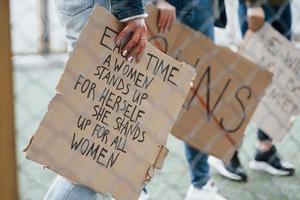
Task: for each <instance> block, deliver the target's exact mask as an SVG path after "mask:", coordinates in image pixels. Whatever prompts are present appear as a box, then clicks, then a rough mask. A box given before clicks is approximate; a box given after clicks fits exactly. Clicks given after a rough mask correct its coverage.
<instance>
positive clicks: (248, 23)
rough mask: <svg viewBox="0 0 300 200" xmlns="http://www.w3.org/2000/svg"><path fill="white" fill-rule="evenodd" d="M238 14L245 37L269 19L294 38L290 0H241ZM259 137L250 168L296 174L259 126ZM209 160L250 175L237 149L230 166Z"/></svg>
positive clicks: (228, 171) (239, 177)
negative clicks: (248, 31)
mask: <svg viewBox="0 0 300 200" xmlns="http://www.w3.org/2000/svg"><path fill="white" fill-rule="evenodd" d="M238 14H239V22H240V28H241V32H242V35H243V36H244V35H245V33H246V32H247V30H248V29H250V30H251V31H253V32H256V31H258V30H259V29H260V28H261V27H262V26H263V25H264V23H265V21H266V22H268V23H270V24H271V25H272V26H273V28H275V29H276V30H277V31H279V32H280V33H281V34H282V35H283V36H285V37H286V38H287V39H288V40H291V37H292V32H291V25H292V15H291V2H290V1H289V0H268V1H262V0H261V1H260V0H240V1H239V10H238ZM257 138H258V147H257V149H256V152H255V156H254V159H253V160H252V161H251V162H250V165H249V167H250V169H253V170H259V171H265V172H267V173H269V174H272V175H277V176H292V175H294V172H295V169H294V166H293V165H291V164H290V163H288V162H286V161H284V160H283V159H282V158H281V157H280V156H279V155H278V153H277V149H276V147H275V145H274V144H273V143H272V138H271V137H270V136H269V135H268V133H265V132H264V131H263V130H261V129H258V132H257ZM209 163H210V165H211V166H213V167H214V168H215V169H216V170H217V172H219V173H220V174H221V175H223V176H224V177H227V178H229V179H231V180H236V181H247V174H246V172H245V170H244V168H243V167H242V165H241V163H240V160H239V157H238V151H236V152H235V154H234V156H233V157H232V159H231V161H230V163H229V164H228V165H226V164H225V163H223V162H222V161H221V160H219V159H216V158H214V157H210V158H209Z"/></svg>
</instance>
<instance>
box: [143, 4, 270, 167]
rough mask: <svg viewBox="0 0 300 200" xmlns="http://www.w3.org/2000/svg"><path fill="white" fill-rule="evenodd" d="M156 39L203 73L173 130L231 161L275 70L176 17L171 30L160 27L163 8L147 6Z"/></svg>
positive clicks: (195, 145) (176, 133) (190, 141)
mask: <svg viewBox="0 0 300 200" xmlns="http://www.w3.org/2000/svg"><path fill="white" fill-rule="evenodd" d="M147 12H148V14H149V17H148V18H147V22H146V23H147V26H148V31H149V34H150V36H149V38H156V40H153V39H152V40H151V43H152V44H153V45H154V46H156V47H158V48H159V49H162V50H166V49H164V48H161V46H166V45H165V44H167V46H168V49H167V51H166V52H167V54H168V55H171V56H172V57H174V58H176V59H178V60H179V61H184V62H186V63H188V64H190V65H192V66H194V67H195V69H196V72H197V76H196V78H195V80H194V82H193V88H192V89H191V90H190V92H189V95H188V98H187V99H186V101H185V104H184V107H183V109H182V110H181V114H180V116H179V118H177V122H176V124H175V126H174V127H173V129H172V133H173V134H174V135H175V136H176V137H178V138H180V139H182V140H183V141H185V142H186V143H187V144H189V145H191V146H193V147H194V148H197V149H199V150H201V151H203V152H207V153H209V154H212V155H215V156H217V157H219V158H221V159H222V160H224V161H225V162H226V161H228V160H229V159H230V158H231V157H232V155H233V153H234V151H235V150H236V149H237V148H238V147H239V145H240V143H241V141H242V138H243V135H244V131H245V128H246V126H247V124H248V122H249V120H250V118H251V116H252V114H253V112H254V110H255V108H256V106H257V103H258V102H259V100H260V97H261V96H262V95H263V93H264V89H265V88H266V87H267V85H268V84H269V83H270V82H271V79H272V74H271V73H270V72H268V71H267V70H265V69H263V68H261V67H259V66H258V65H256V64H254V63H252V62H251V61H249V60H247V59H246V58H244V57H242V56H240V55H238V54H237V53H234V52H232V51H231V50H229V49H227V48H223V47H219V46H217V45H215V44H213V42H211V41H210V40H209V39H208V38H207V37H205V36H203V35H202V34H201V33H199V32H197V31H194V30H192V29H191V28H189V27H187V26H185V25H182V24H180V22H178V21H176V22H175V24H174V26H173V27H172V30H171V32H170V33H167V34H160V33H159V32H158V29H157V27H156V26H157V25H156V22H157V16H158V11H157V9H156V8H154V7H153V6H151V5H150V6H148V7H147Z"/></svg>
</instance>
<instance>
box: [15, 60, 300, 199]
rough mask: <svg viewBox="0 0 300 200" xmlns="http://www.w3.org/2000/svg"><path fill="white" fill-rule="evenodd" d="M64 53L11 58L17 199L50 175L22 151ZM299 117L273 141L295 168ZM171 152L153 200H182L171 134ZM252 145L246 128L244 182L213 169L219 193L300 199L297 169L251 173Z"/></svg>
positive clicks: (178, 153) (33, 195)
mask: <svg viewBox="0 0 300 200" xmlns="http://www.w3.org/2000/svg"><path fill="white" fill-rule="evenodd" d="M64 58H65V57H64V56H63V55H54V56H49V57H42V56H19V57H15V58H14V80H15V105H16V126H17V153H18V170H19V185H20V197H21V199H22V200H40V199H42V197H43V195H44V194H45V192H46V191H47V188H48V187H49V185H50V184H51V182H52V181H53V179H54V177H55V174H54V173H52V172H51V171H49V170H44V169H42V167H41V166H39V165H37V164H35V163H33V162H31V161H28V160H25V158H24V154H23V153H22V149H24V147H25V146H26V144H27V143H28V141H29V139H30V137H31V135H32V133H33V132H34V130H35V129H36V128H37V125H38V123H39V121H40V120H41V118H42V116H43V114H44V113H45V112H46V109H47V104H48V102H49V100H50V99H51V98H52V97H53V95H54V92H55V86H56V83H57V81H58V79H59V77H60V74H61V73H62V71H63V65H64V64H63V63H64ZM299 130H300V120H298V121H297V123H296V125H295V126H294V127H293V129H292V131H291V134H290V136H289V137H288V138H286V140H285V141H284V142H283V143H281V144H279V145H278V148H279V150H280V153H281V154H282V156H283V157H284V158H286V159H288V160H290V161H291V162H292V163H293V164H294V165H295V166H300V154H299V153H298V152H299V151H300V133H299ZM168 148H169V150H170V154H169V156H168V158H167V160H166V162H165V166H164V168H163V170H161V171H160V172H158V173H157V174H156V176H155V177H154V179H153V181H152V182H151V183H150V184H149V186H148V189H149V191H150V193H151V194H152V199H154V200H169V199H170V200H182V199H183V198H184V195H185V192H186V190H187V188H188V186H189V174H188V169H187V164H186V161H185V158H184V155H183V145H182V143H181V142H180V141H179V140H177V139H175V138H173V137H170V139H169V142H168ZM254 148H255V134H254V129H253V128H252V127H251V126H249V128H248V130H247V136H246V138H245V141H244V145H243V146H242V150H241V152H242V153H241V157H242V162H243V164H244V165H245V167H246V169H247V172H248V174H249V177H250V180H249V182H248V183H246V184H240V183H236V182H232V181H228V180H225V179H223V178H222V177H220V176H218V175H217V174H216V173H215V172H214V171H212V176H213V179H214V180H215V182H216V183H217V185H218V187H219V189H220V191H221V193H222V194H224V195H225V196H226V197H228V199H231V200H241V199H242V200H300V194H299V191H300V173H299V171H300V170H299V169H298V170H297V172H296V175H295V176H293V177H283V178H282V177H281V178H278V177H272V176H269V175H266V174H263V173H257V172H253V171H250V170H249V169H248V168H247V163H248V161H249V159H251V156H252V155H253V151H254Z"/></svg>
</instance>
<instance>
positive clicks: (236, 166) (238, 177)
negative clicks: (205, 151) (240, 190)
mask: <svg viewBox="0 0 300 200" xmlns="http://www.w3.org/2000/svg"><path fill="white" fill-rule="evenodd" d="M208 163H209V164H210V166H212V167H213V168H215V169H216V171H217V172H218V173H219V174H220V175H222V176H224V177H226V178H228V179H230V180H234V181H241V182H247V174H246V172H245V170H244V168H243V167H242V166H241V163H240V160H239V158H238V153H237V152H236V153H235V154H234V156H233V157H232V158H231V160H230V162H229V164H228V165H226V164H225V163H224V162H223V161H222V160H220V159H218V158H216V157H213V156H209V158H208Z"/></svg>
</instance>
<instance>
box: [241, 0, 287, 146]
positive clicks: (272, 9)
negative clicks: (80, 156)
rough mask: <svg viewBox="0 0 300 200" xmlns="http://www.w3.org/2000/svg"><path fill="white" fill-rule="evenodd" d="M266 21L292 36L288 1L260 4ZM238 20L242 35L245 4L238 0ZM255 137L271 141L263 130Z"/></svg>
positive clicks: (245, 10) (244, 27) (244, 30)
mask: <svg viewBox="0 0 300 200" xmlns="http://www.w3.org/2000/svg"><path fill="white" fill-rule="evenodd" d="M262 8H263V10H264V12H265V16H266V21H267V22H268V23H270V24H271V25H272V26H273V28H275V29H276V30H277V31H278V32H279V33H281V34H282V35H283V36H285V37H286V38H287V39H288V40H291V38H292V30H291V27H292V15H291V4H290V2H289V1H288V2H286V3H283V4H282V5H279V6H271V5H269V4H268V3H267V4H264V5H263V6H262ZM239 22H240V28H241V32H242V35H243V36H244V35H245V33H246V32H247V30H248V23H247V6H246V5H245V3H244V2H243V1H242V0H240V4H239ZM257 139H258V140H259V141H262V142H264V141H272V138H270V136H269V135H268V134H267V133H265V132H264V131H263V130H261V129H258V132H257Z"/></svg>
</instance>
